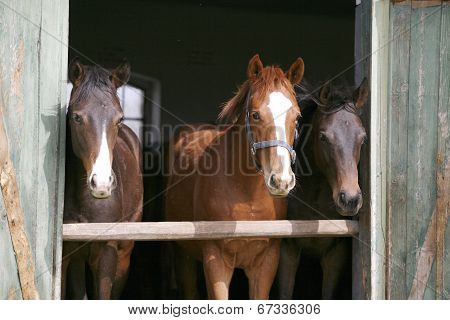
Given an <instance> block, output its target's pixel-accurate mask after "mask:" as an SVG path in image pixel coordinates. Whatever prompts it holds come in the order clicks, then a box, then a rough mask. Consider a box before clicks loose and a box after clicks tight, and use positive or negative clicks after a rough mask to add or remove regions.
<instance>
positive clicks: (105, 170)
mask: <svg viewBox="0 0 450 320" xmlns="http://www.w3.org/2000/svg"><path fill="white" fill-rule="evenodd" d="M111 174H112V168H111V158H110V155H109V147H108V141H107V139H106V132H105V128H104V127H103V132H102V140H101V142H100V151H99V152H98V155H97V159H95V162H94V165H93V166H92V171H91V176H90V178H92V177H93V176H94V175H96V179H95V183H96V185H97V187H98V188H105V187H109V186H110V185H111V181H110V177H111Z"/></svg>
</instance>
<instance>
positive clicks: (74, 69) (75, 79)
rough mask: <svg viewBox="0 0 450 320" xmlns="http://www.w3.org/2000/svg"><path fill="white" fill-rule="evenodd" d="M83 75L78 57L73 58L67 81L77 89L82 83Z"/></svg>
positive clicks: (82, 68) (82, 67)
mask: <svg viewBox="0 0 450 320" xmlns="http://www.w3.org/2000/svg"><path fill="white" fill-rule="evenodd" d="M84 75H85V72H84V66H83V65H82V64H81V62H80V60H79V59H78V57H75V58H74V59H73V60H72V61H71V62H70V65H69V80H70V82H72V84H73V85H74V86H75V87H77V86H79V85H80V84H81V82H82V81H83V79H84Z"/></svg>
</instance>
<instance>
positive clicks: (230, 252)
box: [221, 238, 273, 267]
mask: <svg viewBox="0 0 450 320" xmlns="http://www.w3.org/2000/svg"><path fill="white" fill-rule="evenodd" d="M272 241H273V240H271V239H269V238H252V239H225V240H222V243H221V246H222V252H224V253H225V254H226V256H228V260H229V262H230V263H231V264H232V265H233V267H248V266H251V265H252V264H254V263H255V262H256V260H257V258H258V257H259V256H261V254H263V253H264V252H265V250H266V249H267V248H268V247H269V245H271V242H272Z"/></svg>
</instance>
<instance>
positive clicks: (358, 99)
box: [353, 78, 369, 108]
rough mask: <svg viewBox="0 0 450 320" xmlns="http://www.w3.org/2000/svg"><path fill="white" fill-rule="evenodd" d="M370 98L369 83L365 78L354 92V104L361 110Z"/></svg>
mask: <svg viewBox="0 0 450 320" xmlns="http://www.w3.org/2000/svg"><path fill="white" fill-rule="evenodd" d="M368 96H369V81H368V80H367V78H364V79H363V81H362V82H361V84H360V85H359V87H358V88H357V89H356V90H355V92H353V103H354V104H355V106H356V107H357V108H361V107H362V106H363V105H364V104H365V103H366V100H367V97H368Z"/></svg>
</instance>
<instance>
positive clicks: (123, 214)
mask: <svg viewBox="0 0 450 320" xmlns="http://www.w3.org/2000/svg"><path fill="white" fill-rule="evenodd" d="M129 76H130V66H129V64H128V63H127V62H124V63H122V64H121V65H119V66H118V67H117V68H116V69H115V70H114V71H112V73H109V72H108V71H106V70H104V69H103V68H100V67H96V66H85V65H82V64H81V63H80V62H79V61H77V60H74V61H73V62H72V63H71V64H70V66H69V78H70V81H71V82H72V84H73V89H72V94H71V97H70V103H69V108H68V113H67V129H68V130H67V142H66V186H65V199H64V201H65V207H64V223H80V222H122V221H129V222H136V221H140V220H141V216H142V198H143V184H142V175H141V172H142V168H141V166H142V164H141V162H142V161H141V157H142V155H141V147H140V143H139V140H138V138H137V136H136V135H135V134H134V133H133V131H132V130H131V129H130V128H129V127H127V126H126V125H124V124H123V112H122V108H121V106H120V102H119V99H118V97H117V95H116V91H117V88H119V87H120V86H121V85H123V84H125V83H126V82H127V81H128V79H129ZM133 246H134V242H133V241H107V242H90V243H79V242H66V243H64V248H63V265H62V272H63V275H62V278H63V285H62V297H63V298H68V299H83V298H84V297H85V296H86V294H87V292H88V293H91V296H92V298H95V299H110V298H112V299H117V298H119V297H120V293H121V291H122V289H123V286H124V284H125V282H126V279H127V275H128V269H129V263H130V255H131V252H132V250H133ZM86 267H88V269H89V270H90V271H91V276H90V275H86V274H85V270H86V269H87V268H86ZM90 278H92V285H87V284H88V281H86V279H90Z"/></svg>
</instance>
